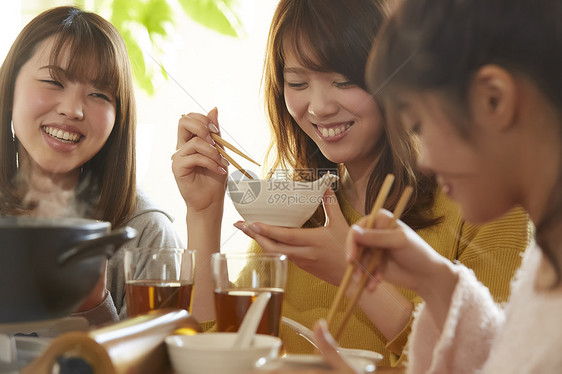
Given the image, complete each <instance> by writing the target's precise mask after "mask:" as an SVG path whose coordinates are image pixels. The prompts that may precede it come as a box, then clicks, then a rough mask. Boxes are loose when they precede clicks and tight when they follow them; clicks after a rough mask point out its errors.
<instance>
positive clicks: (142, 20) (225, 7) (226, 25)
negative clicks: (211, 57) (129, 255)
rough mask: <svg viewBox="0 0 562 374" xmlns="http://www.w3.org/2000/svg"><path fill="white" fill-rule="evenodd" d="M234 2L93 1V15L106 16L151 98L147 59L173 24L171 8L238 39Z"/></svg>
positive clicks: (150, 69)
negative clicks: (114, 28) (117, 33)
mask: <svg viewBox="0 0 562 374" xmlns="http://www.w3.org/2000/svg"><path fill="white" fill-rule="evenodd" d="M172 1H174V3H172ZM77 2H80V1H77ZM236 2H237V0H113V1H109V0H95V7H96V9H94V11H96V12H99V13H100V14H104V13H105V12H106V11H109V12H110V16H109V20H110V21H111V22H112V23H113V24H114V25H115V27H116V28H117V29H118V30H119V32H120V33H121V35H122V36H123V39H124V40H125V44H126V45H127V49H128V52H129V58H130V60H131V65H132V70H133V75H134V77H135V80H136V81H137V83H138V85H139V87H140V88H142V89H143V90H144V91H146V93H148V94H149V95H152V94H154V85H153V83H152V80H153V79H154V75H155V73H156V72H157V71H158V69H154V67H155V66H156V62H155V61H151V59H152V58H151V56H153V54H154V52H158V48H159V45H160V42H161V41H165V40H166V39H167V37H168V36H169V32H170V31H171V30H172V29H173V27H174V25H175V23H176V20H175V14H174V6H175V8H181V9H182V10H183V11H184V12H185V14H187V15H188V16H189V17H190V18H191V19H193V20H194V21H196V22H198V23H200V24H201V25H203V26H205V27H207V28H209V29H212V30H215V31H217V32H219V33H221V34H224V35H229V36H232V37H238V36H239V35H240V34H241V32H242V27H241V23H240V18H239V17H238V15H237V14H236V12H235V5H236ZM177 5H179V7H178V6H177ZM108 8H109V9H108ZM160 73H161V74H162V75H163V76H164V77H167V75H166V72H165V70H164V69H163V68H160Z"/></svg>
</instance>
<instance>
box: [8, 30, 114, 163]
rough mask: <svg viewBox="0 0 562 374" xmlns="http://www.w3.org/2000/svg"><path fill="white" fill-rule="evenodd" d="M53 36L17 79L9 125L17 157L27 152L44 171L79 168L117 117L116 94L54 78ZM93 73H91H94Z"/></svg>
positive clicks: (60, 67) (104, 138)
mask: <svg viewBox="0 0 562 374" xmlns="http://www.w3.org/2000/svg"><path fill="white" fill-rule="evenodd" d="M52 45H53V38H49V39H47V40H45V41H44V42H42V43H41V44H40V45H38V46H37V49H36V52H35V54H34V55H33V56H32V57H31V59H29V61H27V62H26V63H25V64H24V65H23V66H22V67H21V69H20V71H19V74H18V76H17V78H16V81H15V89H14V104H13V114H12V121H13V128H14V132H15V135H16V137H17V138H18V140H19V142H20V148H19V152H20V157H21V156H23V157H28V159H29V160H30V161H31V164H32V165H33V166H34V167H39V168H40V169H42V170H43V171H44V172H47V173H55V174H63V173H78V172H79V168H80V166H82V165H83V164H84V163H85V162H87V161H88V160H90V159H91V158H92V157H93V156H94V155H96V153H98V152H99V150H100V149H101V148H102V147H103V145H104V144H105V142H106V141H107V139H108V137H109V135H110V133H111V131H112V129H113V126H114V124H115V118H116V99H115V97H114V96H113V95H112V94H111V93H110V92H108V91H107V90H102V89H99V88H98V87H96V86H95V85H94V84H93V83H92V82H79V81H71V80H68V79H64V78H63V79H61V80H57V79H54V78H53V77H52V76H51V71H52V70H56V71H59V72H60V73H61V74H58V75H60V76H62V77H65V73H64V72H65V65H67V63H65V61H68V59H69V58H70V53H69V51H68V50H67V51H66V56H63V58H62V59H60V60H61V61H62V63H61V65H62V66H49V57H50V53H51V49H52ZM94 75H95V74H94Z"/></svg>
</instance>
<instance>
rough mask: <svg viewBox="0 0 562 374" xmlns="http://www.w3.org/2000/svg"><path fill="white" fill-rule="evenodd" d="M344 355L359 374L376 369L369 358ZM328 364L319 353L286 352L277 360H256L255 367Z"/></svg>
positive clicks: (294, 367) (305, 367) (307, 367)
mask: <svg viewBox="0 0 562 374" xmlns="http://www.w3.org/2000/svg"><path fill="white" fill-rule="evenodd" d="M344 356H345V358H346V360H347V362H348V364H349V365H350V366H351V367H352V368H353V369H354V370H355V371H356V372H357V373H361V374H370V373H374V372H375V370H376V366H375V362H373V361H372V360H371V359H368V358H363V357H358V356H353V355H352V356H348V355H347V354H345V353H344ZM330 368H331V367H330V365H329V364H328V363H327V362H326V361H324V358H323V357H322V356H321V355H300V354H288V355H285V356H283V357H281V358H280V359H278V360H273V361H269V362H266V361H265V360H264V361H258V362H257V364H256V369H258V371H269V370H273V369H285V370H312V369H324V370H328V369H330Z"/></svg>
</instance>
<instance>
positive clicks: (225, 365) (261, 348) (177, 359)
mask: <svg viewBox="0 0 562 374" xmlns="http://www.w3.org/2000/svg"><path fill="white" fill-rule="evenodd" d="M236 336H237V334H236V333H219V332H217V333H202V334H196V335H172V336H168V337H167V338H166V347H167V349H168V354H169V356H170V361H171V363H172V367H173V369H174V371H175V373H177V374H210V373H220V374H244V373H246V372H248V371H250V370H252V369H253V368H254V367H255V365H256V362H257V361H258V360H262V361H263V362H267V361H269V360H273V359H276V358H277V357H278V355H279V349H280V348H281V339H279V338H278V337H274V336H269V335H262V334H257V335H256V336H255V337H254V340H253V343H252V344H251V345H250V347H247V348H240V347H236V346H234V341H235V340H236Z"/></svg>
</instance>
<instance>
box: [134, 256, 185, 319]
mask: <svg viewBox="0 0 562 374" xmlns="http://www.w3.org/2000/svg"><path fill="white" fill-rule="evenodd" d="M124 267H125V283H126V300H127V314H128V315H129V317H132V316H136V315H139V314H144V313H147V312H149V311H151V310H155V309H160V308H180V309H185V310H187V311H190V307H191V294H192V291H193V279H194V275H195V251H194V250H188V249H184V248H127V249H126V250H125V257H124Z"/></svg>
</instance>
